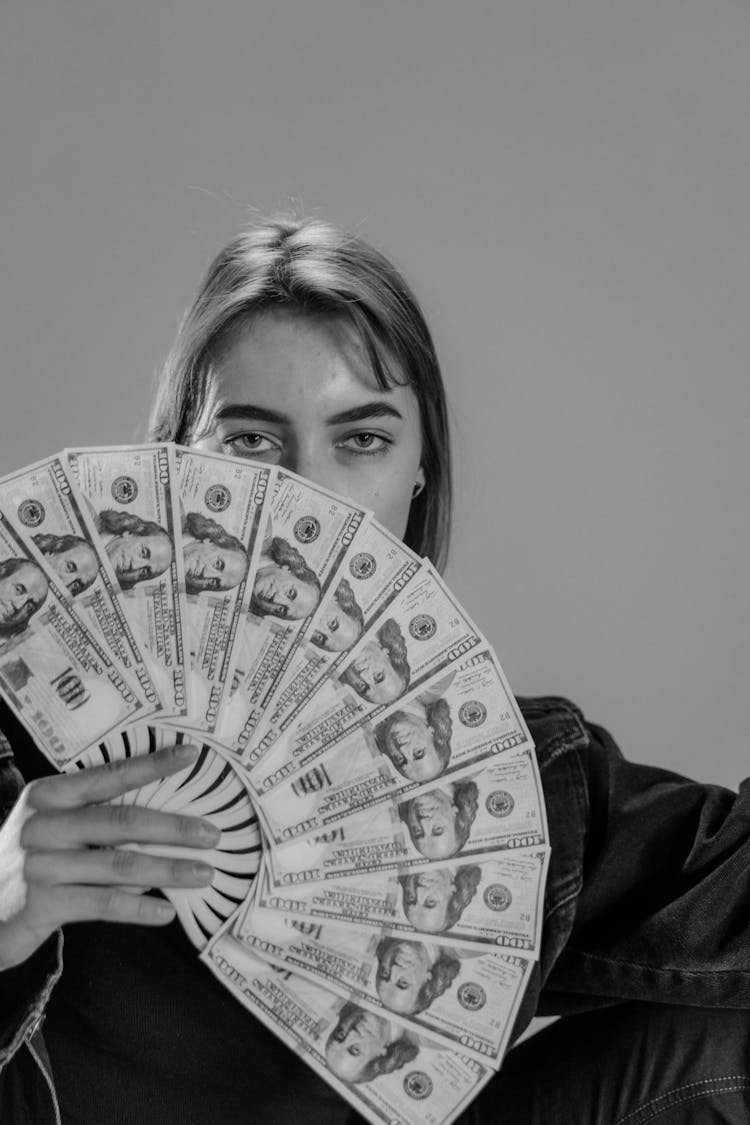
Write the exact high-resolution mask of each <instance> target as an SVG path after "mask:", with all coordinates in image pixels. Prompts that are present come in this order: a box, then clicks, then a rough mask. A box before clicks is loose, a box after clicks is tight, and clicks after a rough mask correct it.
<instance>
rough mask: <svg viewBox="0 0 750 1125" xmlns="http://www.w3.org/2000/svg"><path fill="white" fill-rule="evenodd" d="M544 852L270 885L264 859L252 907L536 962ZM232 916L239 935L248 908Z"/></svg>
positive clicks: (542, 898) (545, 858) (512, 854)
mask: <svg viewBox="0 0 750 1125" xmlns="http://www.w3.org/2000/svg"><path fill="white" fill-rule="evenodd" d="M548 857H549V849H543V850H542V849H540V850H539V851H537V852H518V853H506V854H505V855H500V856H497V857H493V858H492V859H482V860H479V861H477V862H476V863H460V864H445V863H443V864H434V865H433V866H432V867H424V868H421V869H420V870H417V871H407V872H404V873H403V874H399V873H397V872H391V871H377V872H375V873H374V874H363V875H357V876H352V877H351V878H349V879H331V880H329V881H327V882H324V883H308V884H300V885H298V886H294V887H284V888H283V890H276V889H274V888H273V886H272V884H271V881H270V878H269V875H268V869H267V865H266V861H265V858H264V861H263V863H262V864H261V868H260V871H259V873H258V878H257V879H256V890H255V899H254V902H255V905H256V906H258V907H261V908H264V909H267V910H281V911H283V912H285V913H287V914H290V915H294V916H296V917H302V918H308V919H312V920H315V921H322V920H327V921H329V922H334V923H340V924H342V925H343V924H345V925H353V926H359V927H362V926H364V927H370V928H372V927H374V928H375V929H381V928H382V927H383V926H387V927H388V928H389V929H390V930H392V931H394V932H398V933H406V934H409V933H410V934H425V935H427V936H428V937H429V936H430V935H431V936H432V937H433V938H436V939H437V940H439V941H440V943H441V945H442V944H446V945H456V946H461V947H467V948H476V947H477V946H489V947H493V948H497V949H506V950H513V951H515V952H518V953H525V954H526V955H527V956H529V957H537V956H538V953H539V940H540V934H541V926H542V903H543V901H544V882H545V879H546V872H547V864H548ZM249 909H250V906H249V905H248V906H247V907H246V908H245V913H244V914H243V913H240V915H239V918H238V922H237V925H238V933H239V935H240V936H241V937H244V933H245V925H246V917H247V913H246V912H247V910H249Z"/></svg>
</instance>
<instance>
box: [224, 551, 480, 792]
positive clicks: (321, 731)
mask: <svg viewBox="0 0 750 1125" xmlns="http://www.w3.org/2000/svg"><path fill="white" fill-rule="evenodd" d="M483 643H484V644H485V645H486V641H484V642H483V638H482V635H481V633H480V632H479V630H478V629H477V628H476V626H475V625H474V624H473V622H472V621H471V620H470V619H469V618H468V617H467V615H466V614H465V613H464V611H463V609H462V608H461V606H460V605H459V604H458V602H457V601H456V599H455V598H454V597H453V595H452V594H451V592H450V590H448V588H447V587H446V586H445V585H444V583H443V582H442V580H441V578H440V576H439V575H438V573H437V571H436V570H435V569H434V568H433V566H432V565H431V564H430V563H429V562H424V563H423V564H422V566H421V568H420V570H419V571H418V572H417V574H416V575H414V577H413V578H412V579H411V581H410V582H408V583H407V585H406V586H405V587H404V589H403V590H402V591H401V593H400V594H398V596H397V597H396V598H394V600H393V601H392V602H391V604H390V605H389V607H388V610H387V612H386V613H384V614H382V615H381V616H380V617H379V618H378V619H377V621H376V622H375V624H374V626H373V627H372V629H371V630H369V631H368V632H367V633H365V634H364V635H363V637H362V639H361V640H360V641H359V642H358V643H357V645H356V646H355V647H354V649H352V651H351V652H350V653H349V654H348V656H347V659H346V661H344V663H343V664H342V666H341V668H340V669H338V670H337V672H336V673H335V674H334V675H333V676H329V677H328V678H327V679H326V680H325V683H324V685H323V686H322V687H321V689H320V690H319V691H318V692H316V694H315V696H314V697H313V699H312V700H311V702H310V703H309V704H308V706H307V707H306V708H305V710H304V711H303V712H302V713H301V715H300V717H299V719H298V721H297V723H296V724H295V725H294V727H292V728H291V730H290V731H288V732H287V734H286V735H285V736H283V737H281V738H279V739H278V740H277V742H275V743H274V745H273V746H272V747H271V748H270V750H269V751H268V752H267V753H266V754H265V755H264V756H263V757H262V758H260V759H259V760H258V758H256V759H254V760H253V759H250V760H248V762H247V763H246V764H247V765H248V767H249V768H250V782H251V784H252V785H253V787H254V788H255V790H256V792H259V793H260V792H262V791H263V790H264V789H268V788H271V787H272V786H274V785H278V784H279V783H280V782H281V781H283V779H284V778H285V777H288V776H289V774H291V773H293V772H295V771H296V770H298V769H300V768H301V767H302V766H306V765H308V764H309V763H310V762H312V761H314V760H315V759H316V758H318V757H319V756H320V755H321V753H322V752H323V751H324V750H326V749H327V748H328V747H330V746H331V745H334V744H335V743H336V742H339V741H340V740H341V739H342V738H344V737H345V736H346V734H347V733H348V732H349V731H350V730H352V729H353V728H354V727H356V726H359V725H360V723H361V722H362V721H363V720H364V719H367V718H372V719H375V718H377V717H378V716H379V715H380V714H381V713H382V712H383V711H384V710H385V708H386V707H387V706H388V705H389V704H392V703H395V702H396V700H398V699H401V698H402V696H404V695H405V694H406V692H407V691H408V690H409V689H413V688H417V687H419V686H420V684H423V683H425V682H426V681H427V680H428V679H430V677H432V676H434V675H435V674H436V673H437V672H440V671H442V670H444V669H447V668H450V667H451V666H452V665H454V664H457V663H458V662H459V661H460V660H461V659H462V658H464V657H465V656H467V655H468V653H469V652H471V651H472V650H473V649H477V648H479V646H480V645H482V644H483Z"/></svg>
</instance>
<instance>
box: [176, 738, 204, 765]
mask: <svg viewBox="0 0 750 1125" xmlns="http://www.w3.org/2000/svg"><path fill="white" fill-rule="evenodd" d="M197 753H198V747H197V746H194V745H193V744H192V742H183V743H182V745H180V746H175V748H174V756H175V758H177V760H178V761H185V762H192V760H193V758H194V757H195V756H196V754H197Z"/></svg>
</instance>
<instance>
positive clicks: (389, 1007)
mask: <svg viewBox="0 0 750 1125" xmlns="http://www.w3.org/2000/svg"><path fill="white" fill-rule="evenodd" d="M245 932H246V937H245V939H244V940H245V942H246V943H247V944H249V945H250V947H251V948H252V949H254V950H255V951H256V952H257V953H259V954H260V955H261V956H263V957H264V958H266V959H267V960H269V961H272V962H274V963H279V964H282V965H284V966H285V967H286V968H288V969H292V970H293V971H294V972H296V973H299V974H300V975H301V976H307V977H309V978H310V979H317V980H320V981H322V982H323V983H324V984H325V985H326V987H328V988H332V989H333V990H334V991H335V992H338V993H340V994H341V995H343V996H344V997H348V998H350V999H351V1000H353V1001H355V1002H356V1003H357V1004H360V1005H361V1006H362V1007H363V1008H367V1009H368V1010H369V1011H373V1012H376V1013H378V1014H383V1015H386V1017H387V1018H388V1019H392V1020H394V1022H396V1023H399V1024H401V1025H402V1026H404V1027H407V1028H413V1029H414V1030H415V1031H418V1032H420V1031H421V1032H424V1034H426V1035H429V1036H431V1037H434V1038H435V1039H436V1040H438V1041H440V1042H442V1043H447V1044H449V1045H451V1046H453V1047H454V1048H455V1049H456V1050H459V1051H464V1052H466V1053H467V1054H470V1055H472V1056H473V1057H474V1058H479V1059H481V1060H482V1061H484V1062H487V1063H488V1064H489V1065H490V1066H492V1067H495V1068H497V1067H499V1065H500V1062H501V1060H502V1057H503V1054H504V1053H505V1049H506V1047H507V1045H508V1039H509V1037H510V1034H511V1031H512V1030H513V1025H514V1023H515V1020H516V1016H517V1015H518V1009H519V1007H520V1005H521V1000H522V999H523V994H524V991H525V987H526V982H527V980H528V976H529V971H530V968H531V965H532V962H531V961H529V960H528V959H526V958H524V957H519V956H517V955H515V954H504V953H494V952H483V951H475V950H466V949H455V948H454V947H452V946H447V945H439V944H436V943H435V942H434V941H425V940H423V939H422V940H419V941H416V940H414V939H413V938H405V937H402V936H401V935H398V936H395V935H393V934H390V933H389V932H388V931H387V930H385V929H383V930H380V931H377V930H373V931H367V930H355V929H353V928H352V927H345V926H336V925H332V924H330V923H326V922H324V923H319V922H305V921H302V920H301V919H299V918H290V917H285V916H284V915H282V914H275V913H273V912H272V911H270V910H255V911H253V912H252V933H251V934H248V932H247V927H246V931H245Z"/></svg>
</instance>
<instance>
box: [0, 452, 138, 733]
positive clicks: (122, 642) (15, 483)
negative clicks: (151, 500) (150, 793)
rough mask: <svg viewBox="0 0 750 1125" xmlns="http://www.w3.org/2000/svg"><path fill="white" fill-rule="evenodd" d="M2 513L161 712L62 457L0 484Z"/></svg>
mask: <svg viewBox="0 0 750 1125" xmlns="http://www.w3.org/2000/svg"><path fill="white" fill-rule="evenodd" d="M0 509H2V510H3V512H4V513H5V516H6V518H7V520H8V522H9V523H11V524H12V526H13V527H14V529H15V531H16V532H17V534H18V535H20V537H21V539H23V541H24V544H25V545H26V547H27V548H28V550H29V551H30V553H31V555H32V557H33V558H35V559H36V561H37V562H39V563H40V564H41V565H42V567H43V568H44V570H45V573H46V574H47V575H48V577H50V578H51V579H52V581H53V582H56V583H57V584H58V586H60V587H62V589H63V591H64V592H65V591H67V594H68V596H69V597H70V598H72V599H73V600H74V602H75V608H76V613H77V614H78V616H79V617H80V618H81V620H82V621H83V622H84V624H85V625H86V628H87V629H88V630H89V632H90V633H91V635H92V636H93V637H95V638H96V640H98V641H99V643H100V644H101V645H102V647H103V648H104V649H105V651H107V652H109V654H110V656H111V657H113V658H114V660H115V661H117V662H119V665H120V668H121V670H122V672H123V676H124V677H125V678H127V679H128V681H129V683H130V685H131V687H132V688H133V690H134V691H135V693H136V694H137V695H138V696H139V698H140V699H141V701H142V703H143V704H144V711H143V716H144V717H145V715H153V714H155V713H156V712H157V711H158V710H159V700H158V696H157V693H156V688H155V687H154V684H153V682H152V680H151V677H150V675H149V673H148V668H147V666H146V663H145V662H144V658H143V654H142V653H141V651H140V648H139V645H138V641H137V640H136V637H135V635H134V633H133V630H132V629H131V627H130V624H129V622H128V619H127V617H126V616H125V614H124V612H123V610H122V606H121V604H120V600H119V598H118V596H117V593H116V591H117V589H118V586H117V580H116V578H115V575H114V571H113V570H112V568H111V566H110V563H109V559H108V558H107V556H106V554H105V555H100V554H99V553H98V551H97V542H98V536H97V534H96V529H95V528H94V526H93V524H92V522H91V518H90V516H89V515H88V513H87V512H86V508H85V504H83V503H81V502H80V501H79V497H78V495H77V489H76V487H75V484H74V482H73V480H72V478H71V477H70V475H69V474H68V472H67V469H66V462H65V460H64V458H63V456H62V455H60V456H53V457H48V458H47V459H46V460H44V461H37V462H36V463H35V464H34V465H28V466H27V467H26V468H23V469H20V470H18V471H17V472H15V473H11V474H10V475H9V476H6V477H3V479H2V480H0Z"/></svg>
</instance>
